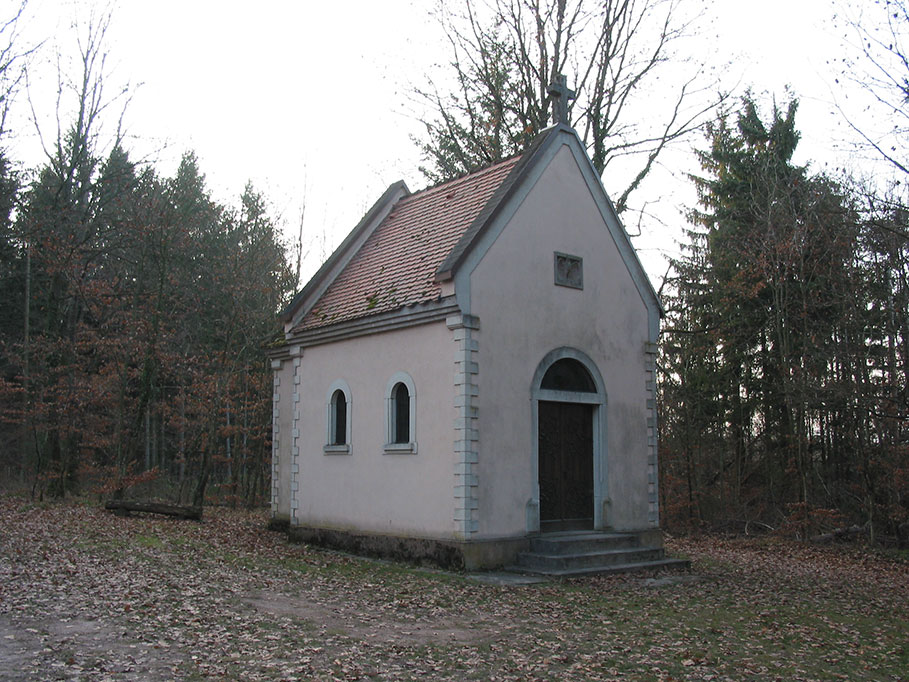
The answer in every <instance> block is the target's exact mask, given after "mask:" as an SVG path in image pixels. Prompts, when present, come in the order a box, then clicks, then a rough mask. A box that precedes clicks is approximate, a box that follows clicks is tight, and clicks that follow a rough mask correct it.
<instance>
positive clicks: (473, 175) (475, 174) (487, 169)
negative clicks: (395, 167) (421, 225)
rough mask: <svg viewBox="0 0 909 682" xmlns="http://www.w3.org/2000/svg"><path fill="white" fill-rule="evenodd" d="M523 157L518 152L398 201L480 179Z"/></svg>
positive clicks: (417, 191)
mask: <svg viewBox="0 0 909 682" xmlns="http://www.w3.org/2000/svg"><path fill="white" fill-rule="evenodd" d="M525 151H526V150H525ZM523 155H524V152H518V153H517V154H512V155H511V156H509V157H508V158H507V159H502V160H501V161H496V162H495V163H491V164H490V165H488V166H484V167H483V168H478V169H477V170H472V171H468V172H467V173H464V174H463V175H459V176H458V177H456V178H451V179H450V180H443V181H442V182H439V183H438V184H435V185H430V186H429V187H424V188H423V189H419V190H416V191H415V192H411V193H410V194H408V195H407V196H406V197H402V198H401V199H400V201H410V200H411V199H413V198H414V197H417V196H426V195H427V194H431V193H433V192H437V191H440V190H442V189H443V188H445V187H446V186H447V185H454V184H455V183H460V182H463V181H466V180H476V179H477V178H479V177H482V176H483V175H486V174H487V173H491V172H492V171H494V170H497V169H498V168H499V167H500V166H503V165H505V164H506V163H510V162H513V161H515V160H516V159H519V158H521V157H522V156H523Z"/></svg>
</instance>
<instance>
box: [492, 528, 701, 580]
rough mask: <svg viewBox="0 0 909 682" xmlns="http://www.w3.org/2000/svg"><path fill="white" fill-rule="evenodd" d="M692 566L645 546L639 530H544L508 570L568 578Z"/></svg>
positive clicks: (661, 550)
mask: <svg viewBox="0 0 909 682" xmlns="http://www.w3.org/2000/svg"><path fill="white" fill-rule="evenodd" d="M690 567H691V562H690V561H688V560H687V559H669V558H667V557H666V555H665V553H664V551H663V548H662V547H653V546H647V545H645V544H644V542H643V539H642V535H641V534H640V533H612V532H603V531H591V530H587V531H564V532H560V533H544V534H542V535H539V536H537V537H535V538H532V539H531V541H530V551H528V552H521V553H520V554H518V557H517V561H516V563H515V565H513V566H509V567H508V570H511V571H516V572H519V573H530V574H533V575H546V576H552V577H561V578H570V577H574V576H581V575H592V574H595V573H625V572H629V571H649V570H659V569H664V568H674V569H685V570H687V569H688V568H690Z"/></svg>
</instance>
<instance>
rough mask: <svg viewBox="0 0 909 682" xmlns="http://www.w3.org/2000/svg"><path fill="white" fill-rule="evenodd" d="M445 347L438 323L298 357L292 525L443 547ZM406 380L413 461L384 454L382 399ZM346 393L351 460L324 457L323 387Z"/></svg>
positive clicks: (446, 523)
mask: <svg viewBox="0 0 909 682" xmlns="http://www.w3.org/2000/svg"><path fill="white" fill-rule="evenodd" d="M453 356H454V345H453V342H452V336H451V331H450V330H449V329H448V328H447V327H446V325H445V323H444V322H435V323H431V324H425V325H421V326H418V327H411V328H408V329H404V330H397V331H390V332H384V333H381V334H377V335H374V336H364V337H359V338H354V339H349V340H346V341H340V342H336V343H332V344H326V345H322V346H313V347H309V348H306V349H305V350H304V353H303V357H302V362H301V365H300V377H301V379H300V381H301V394H302V395H303V399H302V400H301V403H300V420H299V424H298V429H299V438H298V443H299V447H300V454H299V463H300V473H299V476H298V478H299V491H298V493H297V499H298V504H299V508H298V510H297V521H298V522H299V523H300V524H303V525H308V526H315V527H320V528H331V529H336V530H353V529H356V530H360V531H368V532H377V533H391V534H410V535H414V536H421V537H434V538H447V537H451V536H452V533H453V529H454V522H453V518H454V512H453V508H454V499H453V485H454V455H453V449H452V445H453V422H454V416H455V414H454V388H453V373H454V369H453V368H454V362H453ZM399 371H406V372H407V373H408V374H409V375H410V376H411V378H412V379H413V383H414V387H415V392H416V401H417V402H416V423H415V436H416V441H417V454H385V453H384V449H383V446H384V445H385V442H386V440H385V439H386V402H385V397H386V389H387V385H388V381H389V379H390V378H391V377H392V375H394V374H395V373H396V372H399ZM338 379H343V380H345V381H346V382H347V384H348V385H349V387H350V391H351V401H350V406H349V412H348V418H349V419H350V421H351V443H350V445H351V452H350V454H347V455H326V454H324V453H323V446H324V445H325V443H326V437H327V431H326V415H327V412H326V404H327V402H328V400H329V396H328V389H329V387H330V386H331V384H332V383H333V382H334V381H336V380H338Z"/></svg>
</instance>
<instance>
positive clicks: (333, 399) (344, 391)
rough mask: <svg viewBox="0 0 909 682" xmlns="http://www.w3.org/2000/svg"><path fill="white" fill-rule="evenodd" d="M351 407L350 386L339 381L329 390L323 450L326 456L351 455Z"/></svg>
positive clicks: (341, 380)
mask: <svg viewBox="0 0 909 682" xmlns="http://www.w3.org/2000/svg"><path fill="white" fill-rule="evenodd" d="M351 407H352V406H351V400H350V386H348V385H347V382H346V381H344V380H343V379H338V380H337V381H335V382H334V383H332V385H331V386H330V387H329V388H328V402H327V406H326V415H325V426H326V429H325V430H326V434H325V447H324V448H323V451H324V452H325V454H326V455H346V454H349V453H350V413H351Z"/></svg>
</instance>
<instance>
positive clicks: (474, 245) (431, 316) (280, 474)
mask: <svg viewBox="0 0 909 682" xmlns="http://www.w3.org/2000/svg"><path fill="white" fill-rule="evenodd" d="M561 86H562V89H561V91H560V90H559V87H558V83H557V84H556V85H554V86H553V88H554V90H553V91H552V92H553V95H554V97H555V98H556V102H557V103H559V104H560V106H556V107H554V108H555V109H556V110H557V112H559V113H558V114H557V122H556V123H554V124H553V125H552V126H550V127H549V128H547V129H545V130H544V131H542V132H541V133H540V134H539V135H538V136H537V138H536V139H535V140H534V141H533V143H532V144H531V145H530V146H529V148H528V149H527V150H526V151H525V152H524V153H522V154H520V155H519V156H515V157H513V158H510V159H507V160H505V161H502V162H500V163H496V164H494V165H492V166H489V167H487V168H484V169H482V170H479V171H476V172H473V173H470V174H469V175H466V176H464V177H461V178H458V179H456V180H452V181H450V182H445V183H443V184H440V185H438V186H435V187H430V188H428V189H424V190H422V191H418V192H411V191H410V190H409V189H408V188H407V186H405V184H404V183H403V182H398V183H395V184H393V185H392V186H391V187H389V188H388V190H387V191H386V192H385V193H384V194H383V195H382V196H381V197H380V198H379V200H378V201H377V202H376V203H375V205H374V206H373V207H372V208H371V209H370V210H369V211H368V212H367V213H366V215H365V216H363V218H362V220H361V221H360V222H359V224H357V225H356V227H354V228H353V230H352V231H351V232H350V234H349V235H348V236H347V238H346V239H345V240H344V242H343V243H342V244H341V245H340V246H339V247H338V249H337V250H336V251H335V252H334V253H333V254H332V255H331V257H330V258H329V259H328V260H327V261H326V262H325V264H324V265H323V266H322V267H321V269H320V270H319V271H318V272H317V273H316V274H315V276H314V277H313V278H312V279H311V280H310V282H309V283H308V284H307V285H306V286H305V287H304V288H303V289H302V290H301V291H300V292H299V293H298V294H297V295H296V297H295V298H294V299H293V301H292V302H291V303H290V305H288V307H287V308H286V310H284V312H283V323H284V333H283V336H282V337H281V338H280V339H279V341H278V342H277V343H275V344H274V345H273V346H272V347H271V348H270V349H269V355H270V358H271V363H272V368H273V371H274V394H273V401H274V409H273V461H272V499H271V515H272V523H273V525H276V526H283V527H285V528H287V529H288V531H289V532H290V533H291V535H292V536H294V537H297V538H300V539H302V540H305V541H308V542H314V543H320V544H325V545H330V546H334V547H339V548H342V549H347V550H349V551H353V552H360V553H366V554H374V555H384V556H389V557H398V558H404V559H409V560H415V561H423V560H426V561H431V562H434V563H436V564H441V565H444V566H453V567H456V568H462V569H469V570H472V569H478V568H494V567H498V566H519V567H522V566H523V567H524V568H526V569H527V570H530V571H533V570H537V571H538V572H544V573H556V574H569V575H570V574H576V573H583V572H591V571H593V570H601V569H603V568H604V566H606V565H607V564H609V565H612V566H615V567H617V569H616V570H627V569H628V568H634V567H643V566H647V567H650V566H657V565H661V562H668V561H669V560H665V559H664V558H663V551H662V540H661V535H660V530H659V508H658V490H657V428H656V403H655V400H656V395H655V381H656V379H655V376H654V374H655V358H656V352H657V339H658V334H659V325H660V318H661V314H662V309H661V306H660V302H659V300H658V298H657V295H656V293H655V291H654V289H653V287H652V286H651V284H650V282H649V280H648V278H647V275H646V274H645V272H644V270H643V268H642V266H641V263H640V261H639V260H638V257H637V255H636V253H635V250H634V248H633V246H632V244H631V242H630V240H629V238H628V235H627V233H626V232H625V229H624V227H623V226H622V223H621V222H620V220H619V218H618V216H617V215H616V211H615V209H614V207H613V204H612V202H611V201H610V199H609V197H608V196H607V195H606V192H605V190H604V189H603V185H602V183H601V181H600V178H599V176H598V174H597V172H596V170H595V169H594V167H593V165H592V163H591V161H590V159H589V157H588V155H587V152H586V150H585V147H584V144H583V143H582V141H581V140H580V138H579V137H578V135H577V133H576V132H575V131H574V130H573V129H572V128H571V127H570V126H569V125H568V124H567V122H566V121H567V113H566V112H567V92H568V91H567V89H565V88H564V79H562V81H561ZM561 95H566V97H565V98H564V99H558V98H559V96H561ZM620 549H621V550H622V551H619V550H620ZM623 552H624V553H623ZM593 555H600V556H599V557H598V558H591V557H593ZM578 557H581V558H578Z"/></svg>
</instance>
